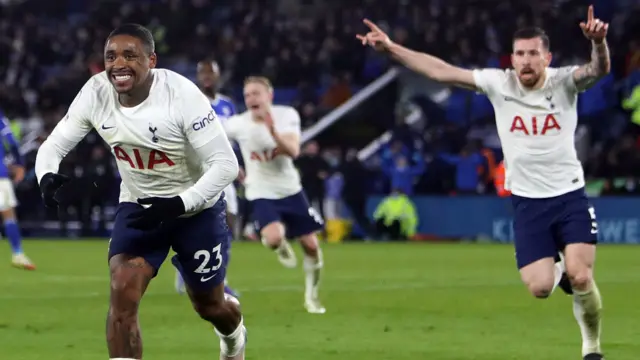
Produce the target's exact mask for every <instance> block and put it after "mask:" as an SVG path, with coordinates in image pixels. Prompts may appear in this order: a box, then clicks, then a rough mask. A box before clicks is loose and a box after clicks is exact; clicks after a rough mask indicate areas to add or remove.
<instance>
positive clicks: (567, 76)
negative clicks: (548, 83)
mask: <svg viewBox="0 0 640 360" xmlns="http://www.w3.org/2000/svg"><path fill="white" fill-rule="evenodd" d="M578 68H579V66H576V65H573V66H563V67H561V68H558V72H557V76H558V79H559V80H560V83H561V84H562V87H563V88H564V89H565V90H567V91H569V92H571V93H578V92H582V91H584V90H581V89H578V87H577V86H576V80H575V79H574V78H573V73H574V72H575V71H576V70H578Z"/></svg>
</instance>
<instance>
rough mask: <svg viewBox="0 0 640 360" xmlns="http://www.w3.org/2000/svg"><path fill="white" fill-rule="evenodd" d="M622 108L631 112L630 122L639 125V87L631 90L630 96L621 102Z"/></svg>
mask: <svg viewBox="0 0 640 360" xmlns="http://www.w3.org/2000/svg"><path fill="white" fill-rule="evenodd" d="M622 107H623V108H624V109H625V110H629V111H631V121H632V122H633V123H634V124H636V125H640V85H637V86H636V87H635V88H633V92H632V93H631V95H630V96H629V97H628V98H627V99H624V101H622Z"/></svg>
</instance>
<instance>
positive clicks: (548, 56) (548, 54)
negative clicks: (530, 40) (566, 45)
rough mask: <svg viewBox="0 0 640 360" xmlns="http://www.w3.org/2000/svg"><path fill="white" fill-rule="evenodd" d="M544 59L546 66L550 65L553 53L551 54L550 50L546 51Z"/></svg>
mask: <svg viewBox="0 0 640 360" xmlns="http://www.w3.org/2000/svg"><path fill="white" fill-rule="evenodd" d="M545 60H546V63H547V64H546V65H547V66H549V65H551V60H553V54H551V51H547V56H546V59H545Z"/></svg>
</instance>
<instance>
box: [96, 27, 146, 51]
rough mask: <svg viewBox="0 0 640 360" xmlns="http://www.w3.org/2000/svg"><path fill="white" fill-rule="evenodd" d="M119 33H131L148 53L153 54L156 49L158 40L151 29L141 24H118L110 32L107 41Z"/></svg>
mask: <svg viewBox="0 0 640 360" xmlns="http://www.w3.org/2000/svg"><path fill="white" fill-rule="evenodd" d="M117 35H129V36H133V37H134V38H137V39H139V40H140V41H141V42H142V45H143V46H144V50H145V52H146V53H147V55H150V54H152V53H153V52H154V51H155V50H156V42H155V41H154V40H153V35H151V31H149V29H147V28H146V27H144V26H142V25H140V24H133V23H130V24H122V25H120V26H118V27H117V28H115V29H114V30H113V31H112V32H111V33H110V34H109V36H108V37H107V41H109V39H111V38H112V37H114V36H117Z"/></svg>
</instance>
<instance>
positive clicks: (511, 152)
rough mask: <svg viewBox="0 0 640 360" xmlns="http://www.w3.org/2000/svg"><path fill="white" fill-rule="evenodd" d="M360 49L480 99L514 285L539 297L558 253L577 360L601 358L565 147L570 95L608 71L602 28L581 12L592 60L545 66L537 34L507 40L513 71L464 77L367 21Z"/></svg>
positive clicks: (587, 224)
mask: <svg viewBox="0 0 640 360" xmlns="http://www.w3.org/2000/svg"><path fill="white" fill-rule="evenodd" d="M364 23H365V24H366V25H367V26H368V27H369V32H368V33H367V34H365V35H357V38H358V39H359V40H360V41H361V42H362V44H363V45H370V46H373V47H374V48H375V49H376V50H380V51H385V52H387V53H389V54H390V55H391V56H393V57H394V58H395V59H397V60H398V61H400V62H401V63H403V64H404V65H405V66H407V67H408V68H410V69H412V70H414V71H416V72H418V73H421V74H423V75H425V76H426V77H428V78H431V79H433V80H436V81H439V82H443V83H446V84H450V85H456V86H461V87H465V88H470V89H474V90H477V91H480V92H483V93H484V94H486V95H487V96H488V97H489V100H490V101H491V103H492V104H493V107H494V109H495V113H496V114H495V115H496V125H497V127H498V134H499V136H500V140H501V142H502V148H503V151H504V156H505V166H506V184H505V185H506V186H505V188H506V189H507V190H510V191H511V192H512V194H513V195H512V202H513V207H514V224H513V226H514V231H515V247H516V258H517V263H518V268H519V269H520V274H521V277H522V281H523V282H524V283H525V284H526V285H527V287H528V288H529V291H530V292H531V294H533V295H534V296H535V297H537V298H546V297H548V296H549V295H550V294H551V293H552V291H553V289H554V288H555V286H556V285H557V284H558V282H559V280H560V275H561V273H559V272H558V271H555V270H554V269H556V267H555V266H554V257H555V256H556V254H557V252H558V251H562V252H563V253H564V257H565V264H566V272H567V274H568V276H569V280H570V282H571V288H572V290H573V309H574V315H575V317H576V320H577V321H578V324H579V326H580V332H581V334H582V340H583V342H582V356H583V357H584V359H585V360H598V359H602V358H603V356H602V352H601V350H600V316H601V315H600V311H601V307H602V303H601V298H600V293H599V291H598V288H597V286H596V284H595V282H594V280H593V265H594V261H595V245H596V242H597V232H598V228H597V223H596V219H595V213H594V210H593V207H591V206H590V205H589V201H588V199H587V196H586V195H585V191H584V184H585V182H584V175H583V171H582V166H581V164H580V161H579V160H578V158H577V155H576V150H575V147H574V132H575V129H576V125H577V117H578V114H577V109H576V105H577V103H578V93H579V92H580V91H583V90H585V89H587V88H589V86H591V85H592V84H594V83H595V82H596V81H597V80H598V79H600V78H601V77H603V76H605V75H606V74H607V73H608V72H609V69H610V61H609V50H608V47H607V42H606V39H605V38H606V34H607V28H608V24H606V23H604V22H602V21H600V20H599V19H597V18H595V17H594V15H593V7H591V6H590V7H589V10H588V17H587V21H586V23H581V24H580V28H581V29H582V31H583V33H584V35H585V36H586V38H587V39H589V40H590V41H591V44H592V49H593V51H592V54H591V61H590V62H589V63H587V64H585V65H582V66H571V67H563V68H550V67H549V64H550V62H551V52H550V51H549V39H548V38H547V36H546V35H545V33H544V32H543V31H542V30H540V29H537V28H533V29H523V30H519V31H518V32H516V33H515V35H514V37H513V54H512V55H511V60H512V63H513V67H514V69H513V70H511V69H510V70H506V71H503V70H498V69H483V70H474V71H471V70H465V69H461V68H457V67H455V66H452V65H450V64H448V63H446V62H444V61H442V60H440V59H438V58H436V57H433V56H431V55H427V54H424V53H419V52H415V51H412V50H409V49H407V48H405V47H402V46H400V45H398V44H396V43H394V42H393V41H391V40H390V39H389V37H388V36H387V35H386V34H385V33H384V32H383V31H382V30H380V28H379V27H378V26H376V25H375V24H374V23H372V22H371V21H369V20H365V21H364Z"/></svg>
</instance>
